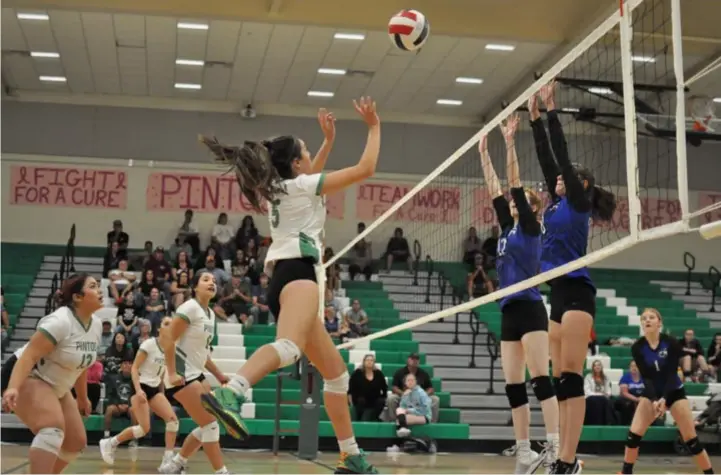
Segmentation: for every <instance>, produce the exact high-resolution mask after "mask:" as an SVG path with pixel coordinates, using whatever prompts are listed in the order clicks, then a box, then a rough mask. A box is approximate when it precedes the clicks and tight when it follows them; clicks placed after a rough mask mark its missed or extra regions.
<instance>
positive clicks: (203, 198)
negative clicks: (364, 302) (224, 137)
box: [145, 173, 345, 219]
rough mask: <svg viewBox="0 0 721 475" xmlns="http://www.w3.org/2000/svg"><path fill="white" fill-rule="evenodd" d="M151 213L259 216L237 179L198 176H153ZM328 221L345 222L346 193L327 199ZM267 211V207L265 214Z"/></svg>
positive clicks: (149, 193) (148, 199) (150, 182)
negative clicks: (171, 212) (331, 219)
mask: <svg viewBox="0 0 721 475" xmlns="http://www.w3.org/2000/svg"><path fill="white" fill-rule="evenodd" d="M145 199H146V204H147V209H148V210H149V211H178V210H186V209H193V210H196V211H199V212H205V213H212V212H218V213H220V212H226V213H249V214H257V213H256V211H255V210H254V209H253V207H252V206H251V205H250V203H249V202H248V200H247V199H246V198H245V197H244V196H243V195H242V194H241V192H240V188H239V187H238V183H237V181H236V179H235V175H203V174H196V173H153V174H151V175H150V176H149V177H148V187H147V189H146V194H145ZM326 206H327V208H328V217H329V218H334V219H343V212H344V210H345V193H344V192H341V193H334V194H332V195H328V196H327V198H326ZM265 212H266V207H265V205H263V213H262V214H265Z"/></svg>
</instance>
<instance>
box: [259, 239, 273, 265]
mask: <svg viewBox="0 0 721 475" xmlns="http://www.w3.org/2000/svg"><path fill="white" fill-rule="evenodd" d="M271 242H273V240H272V239H271V238H269V237H267V238H263V239H262V240H261V241H260V247H259V248H258V262H257V264H256V265H257V266H258V269H261V270H263V269H264V268H265V257H266V256H267V255H268V249H270V243H271Z"/></svg>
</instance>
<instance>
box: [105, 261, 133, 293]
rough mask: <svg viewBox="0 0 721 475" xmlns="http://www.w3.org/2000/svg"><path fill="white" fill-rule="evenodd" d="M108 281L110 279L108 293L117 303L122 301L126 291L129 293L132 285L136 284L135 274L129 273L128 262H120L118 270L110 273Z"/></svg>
mask: <svg viewBox="0 0 721 475" xmlns="http://www.w3.org/2000/svg"><path fill="white" fill-rule="evenodd" d="M108 279H110V286H109V288H108V291H109V292H110V295H111V296H112V297H113V300H115V302H116V303H117V302H119V301H121V300H122V298H123V297H124V295H125V294H126V293H127V292H126V290H128V291H129V290H130V289H131V284H132V283H134V282H135V274H134V273H133V272H129V271H128V260H127V259H121V260H120V261H118V268H117V269H112V270H111V271H110V272H108Z"/></svg>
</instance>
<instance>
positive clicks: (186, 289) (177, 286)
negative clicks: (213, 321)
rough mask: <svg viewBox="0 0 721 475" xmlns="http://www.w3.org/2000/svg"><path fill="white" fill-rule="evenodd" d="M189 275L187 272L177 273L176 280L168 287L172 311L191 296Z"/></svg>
mask: <svg viewBox="0 0 721 475" xmlns="http://www.w3.org/2000/svg"><path fill="white" fill-rule="evenodd" d="M190 280H191V279H190V275H189V274H188V273H187V272H180V273H178V278H177V280H174V281H173V283H172V285H171V286H170V293H171V295H172V305H173V309H176V308H178V307H180V306H181V305H182V304H183V302H185V301H186V300H188V299H189V298H190V295H191V290H190Z"/></svg>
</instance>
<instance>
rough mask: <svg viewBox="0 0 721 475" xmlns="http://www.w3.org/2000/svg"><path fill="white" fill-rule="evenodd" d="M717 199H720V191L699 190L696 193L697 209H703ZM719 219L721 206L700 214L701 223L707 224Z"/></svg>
mask: <svg viewBox="0 0 721 475" xmlns="http://www.w3.org/2000/svg"><path fill="white" fill-rule="evenodd" d="M719 201H721V193H719V192H716V193H713V192H700V193H699V194H698V209H703V208H705V207H706V206H710V205H712V204H714V203H718V202H719ZM719 220H721V208H720V209H717V210H714V211H711V212H709V213H705V214H704V215H702V216H701V224H708V223H710V222H713V221H719Z"/></svg>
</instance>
